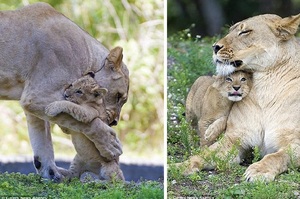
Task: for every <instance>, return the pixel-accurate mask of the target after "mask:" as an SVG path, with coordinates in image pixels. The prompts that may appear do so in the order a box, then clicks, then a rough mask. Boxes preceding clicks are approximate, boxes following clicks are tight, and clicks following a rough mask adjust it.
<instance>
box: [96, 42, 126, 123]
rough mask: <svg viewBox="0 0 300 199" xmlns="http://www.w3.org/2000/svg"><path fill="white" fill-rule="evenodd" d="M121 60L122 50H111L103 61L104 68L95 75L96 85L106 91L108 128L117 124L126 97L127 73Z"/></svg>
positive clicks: (118, 48)
mask: <svg viewBox="0 0 300 199" xmlns="http://www.w3.org/2000/svg"><path fill="white" fill-rule="evenodd" d="M122 59H123V49H122V48H121V47H116V48H114V49H112V50H111V51H110V53H109V55H108V56H107V58H106V60H105V65H104V68H103V69H102V70H101V71H99V72H97V73H96V74H95V79H96V80H97V82H98V84H100V85H101V86H103V87H105V88H107V90H108V92H107V94H106V95H105V105H106V112H107V115H108V120H109V125H110V126H113V125H117V124H118V121H119V117H120V112H121V108H122V106H123V105H124V104H125V102H126V101H127V97H128V90H129V72H128V69H127V66H126V65H125V64H124V63H123V62H122Z"/></svg>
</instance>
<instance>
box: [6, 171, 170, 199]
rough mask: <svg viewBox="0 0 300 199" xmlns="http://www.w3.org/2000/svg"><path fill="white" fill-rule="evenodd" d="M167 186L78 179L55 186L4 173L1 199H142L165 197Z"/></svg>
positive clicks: (35, 177)
mask: <svg viewBox="0 0 300 199" xmlns="http://www.w3.org/2000/svg"><path fill="white" fill-rule="evenodd" d="M163 195H164V192H163V185H162V184H161V183H158V182H152V181H148V182H141V183H138V184H136V183H133V182H132V183H130V184H124V183H119V182H113V183H101V182H86V183H82V182H80V181H79V180H78V179H73V180H72V181H71V182H63V183H53V182H52V181H45V180H42V179H41V178H40V176H38V175H36V174H29V175H28V176H26V175H23V174H20V173H12V174H8V173H2V174H0V198H5V197H19V198H20V197H31V198H33V197H45V198H73V199H77V198H78V199H79V198H85V199H89V198H96V199H97V198H103V199H104V198H105V199H110V198H112V199H115V198H116V199H118V198H120V199H121V198H127V199H131V198H132V199H134V198H137V199H140V198H149V199H150V198H151V199H152V198H154V199H155V198H159V199H161V198H163Z"/></svg>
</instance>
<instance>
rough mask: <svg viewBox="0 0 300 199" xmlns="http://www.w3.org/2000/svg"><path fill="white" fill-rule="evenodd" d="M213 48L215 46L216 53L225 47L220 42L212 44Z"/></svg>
mask: <svg viewBox="0 0 300 199" xmlns="http://www.w3.org/2000/svg"><path fill="white" fill-rule="evenodd" d="M212 48H213V51H214V53H215V54H217V52H218V51H219V50H221V49H222V48H223V46H220V45H218V44H214V45H213V46H212Z"/></svg>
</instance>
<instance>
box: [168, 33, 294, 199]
mask: <svg viewBox="0 0 300 199" xmlns="http://www.w3.org/2000/svg"><path fill="white" fill-rule="evenodd" d="M216 40H217V38H211V39H209V38H199V37H197V38H193V37H192V36H190V34H189V30H184V31H181V32H179V33H178V34H176V35H173V36H172V37H169V38H168V101H167V107H168V114H167V131H168V134H167V152H168V166H169V168H168V179H167V186H168V188H167V193H168V197H169V198H176V197H198V198H222V199H223V198H249V199H250V198H251V199H252V198H255V199H261V198H262V199H264V198H268V199H273V198H274V199H277V198H284V199H285V198H299V197H300V192H299V187H300V183H299V182H300V173H299V172H298V171H297V170H296V169H290V170H289V172H288V173H286V174H283V175H280V176H278V177H277V178H276V180H275V181H274V182H270V183H267V184H266V183H263V182H254V183H248V182H245V181H244V178H243V174H244V172H245V170H246V168H247V167H244V166H241V165H237V164H229V161H230V160H231V159H232V158H234V157H235V156H236V154H237V148H236V147H234V148H233V149H232V150H231V151H230V152H229V153H228V155H227V156H226V157H224V158H220V157H218V156H217V153H214V154H213V153H212V154H211V156H210V157H209V158H208V159H207V161H213V162H215V163H216V166H217V169H216V170H213V171H200V172H197V173H195V174H192V175H190V176H183V175H182V172H181V169H177V168H176V167H174V166H172V165H173V163H175V162H182V161H183V160H186V159H187V158H188V156H190V155H191V154H195V153H196V154H200V155H201V151H202V148H201V150H200V153H199V144H198V143H199V138H198V136H197V134H196V133H195V131H194V130H192V129H191V128H190V127H189V125H188V124H187V122H186V121H185V118H184V117H183V116H182V113H184V111H185V108H184V105H185V99H186V96H187V93H188V90H189V88H190V87H191V85H192V83H193V82H194V81H195V80H196V78H197V77H198V76H200V75H205V74H213V73H214V66H213V65H212V63H211V62H212V61H211V60H212V58H211V54H212V50H211V46H212V44H213V43H214V42H215V41H216ZM219 150H220V151H221V150H222V148H220V149H219ZM289 154H290V158H291V160H292V162H293V161H296V159H295V158H294V157H293V156H292V154H293V153H292V151H290V152H289ZM249 155H250V156H251V154H249ZM252 156H254V159H253V161H258V160H259V159H260V151H259V149H258V147H254V149H253V153H252ZM250 162H251V161H250Z"/></svg>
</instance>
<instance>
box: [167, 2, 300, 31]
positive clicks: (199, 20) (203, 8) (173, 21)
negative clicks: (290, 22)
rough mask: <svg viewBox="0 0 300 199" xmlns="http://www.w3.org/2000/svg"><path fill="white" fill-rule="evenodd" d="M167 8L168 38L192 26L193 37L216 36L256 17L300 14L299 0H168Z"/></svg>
mask: <svg viewBox="0 0 300 199" xmlns="http://www.w3.org/2000/svg"><path fill="white" fill-rule="evenodd" d="M167 6H168V9H167V15H168V19H167V21H168V27H167V28H168V36H169V35H172V34H174V33H176V32H177V31H180V30H183V29H186V28H189V27H190V26H191V25H192V24H194V25H195V27H194V28H193V29H192V30H191V34H192V35H201V36H214V35H216V34H219V33H220V32H222V30H223V29H222V28H224V26H225V25H227V26H231V25H233V24H234V23H236V22H238V21H240V20H243V19H246V18H249V17H251V16H254V15H258V14H265V13H270V14H272V13H273V14H277V15H279V16H281V17H286V16H289V15H295V14H298V13H300V0H243V1H237V0H168V5H167Z"/></svg>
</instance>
